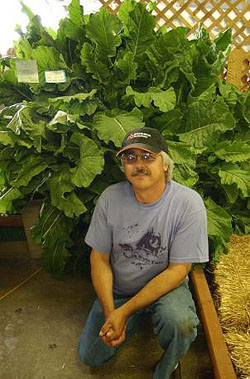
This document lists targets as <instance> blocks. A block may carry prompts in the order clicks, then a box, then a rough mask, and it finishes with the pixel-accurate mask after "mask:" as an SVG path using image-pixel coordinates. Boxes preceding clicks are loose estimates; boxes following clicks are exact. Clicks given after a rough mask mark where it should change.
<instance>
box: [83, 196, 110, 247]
mask: <svg viewBox="0 0 250 379" xmlns="http://www.w3.org/2000/svg"><path fill="white" fill-rule="evenodd" d="M111 241H112V238H111V228H110V226H109V225H108V222H107V212H106V211H105V202H104V201H103V198H102V197H100V198H99V200H98V202H97V204H96V207H95V210H94V213H93V216H92V219H91V222H90V225H89V229H88V232H87V234H86V236H85V242H86V244H87V245H89V246H90V247H92V249H95V250H97V251H99V252H100V253H106V254H109V253H110V252H111V248H112V242H111Z"/></svg>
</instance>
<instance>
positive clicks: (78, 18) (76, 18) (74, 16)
mask: <svg viewBox="0 0 250 379" xmlns="http://www.w3.org/2000/svg"><path fill="white" fill-rule="evenodd" d="M68 10H69V17H70V20H71V21H72V22H73V24H74V25H75V26H82V24H83V20H84V18H83V7H82V6H81V5H80V1H79V0H72V1H71V3H70V4H69V6H68Z"/></svg>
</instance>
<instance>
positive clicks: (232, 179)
mask: <svg viewBox="0 0 250 379" xmlns="http://www.w3.org/2000/svg"><path fill="white" fill-rule="evenodd" d="M218 174H219V176H220V178H221V183H222V184H228V185H231V184H236V185H237V187H238V189H240V190H241V192H242V194H243V196H245V197H248V196H250V170H248V171H247V170H243V169H241V168H240V167H239V166H237V165H236V164H230V163H223V164H222V165H221V167H220V170H219V173H218Z"/></svg>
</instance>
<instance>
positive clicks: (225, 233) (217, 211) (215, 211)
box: [205, 198, 232, 240]
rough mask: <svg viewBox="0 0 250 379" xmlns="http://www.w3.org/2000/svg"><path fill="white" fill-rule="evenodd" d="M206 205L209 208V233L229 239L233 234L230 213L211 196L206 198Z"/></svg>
mask: <svg viewBox="0 0 250 379" xmlns="http://www.w3.org/2000/svg"><path fill="white" fill-rule="evenodd" d="M205 205H206V209H207V220H208V235H209V236H218V237H221V238H224V239H226V240H229V238H230V237H231V234H232V224H231V221H232V218H231V216H230V214H229V213H227V211H225V209H223V208H222V207H221V206H219V205H218V204H216V203H215V202H214V201H213V200H212V199H211V198H208V199H206V200H205Z"/></svg>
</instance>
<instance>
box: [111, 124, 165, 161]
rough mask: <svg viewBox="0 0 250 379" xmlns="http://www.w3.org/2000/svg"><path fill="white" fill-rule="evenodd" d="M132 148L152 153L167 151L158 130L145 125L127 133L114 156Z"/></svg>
mask: <svg viewBox="0 0 250 379" xmlns="http://www.w3.org/2000/svg"><path fill="white" fill-rule="evenodd" d="M133 148H136V149H142V150H146V151H149V152H153V153H159V152H160V151H165V152H166V153H167V152H168V148H167V144H166V142H165V140H164V138H163V137H162V135H161V133H160V132H159V130H157V129H153V128H147V127H145V128H140V129H135V130H132V131H131V132H130V133H128V134H127V135H126V136H125V138H124V140H123V141H122V147H121V149H120V150H119V151H118V153H117V154H116V156H119V155H120V154H121V153H123V152H124V151H126V150H129V149H133Z"/></svg>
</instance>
